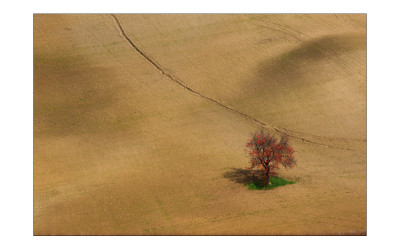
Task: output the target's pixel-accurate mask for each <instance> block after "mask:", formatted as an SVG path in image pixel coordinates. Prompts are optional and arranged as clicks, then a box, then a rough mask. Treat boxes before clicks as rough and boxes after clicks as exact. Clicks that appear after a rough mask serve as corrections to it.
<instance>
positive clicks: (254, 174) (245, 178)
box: [224, 168, 265, 184]
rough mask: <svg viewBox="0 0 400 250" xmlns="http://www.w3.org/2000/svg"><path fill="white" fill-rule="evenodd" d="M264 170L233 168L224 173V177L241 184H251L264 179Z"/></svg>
mask: <svg viewBox="0 0 400 250" xmlns="http://www.w3.org/2000/svg"><path fill="white" fill-rule="evenodd" d="M264 173H265V171H263V170H249V169H241V168H231V169H230V170H229V171H228V172H226V173H224V178H226V179H229V180H231V181H233V182H236V183H239V184H250V183H254V182H258V181H260V180H263V179H264Z"/></svg>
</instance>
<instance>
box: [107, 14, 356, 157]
mask: <svg viewBox="0 0 400 250" xmlns="http://www.w3.org/2000/svg"><path fill="white" fill-rule="evenodd" d="M111 16H112V17H113V19H114V21H115V23H116V25H117V27H118V30H119V31H120V33H121V35H122V36H123V37H124V38H125V40H126V41H127V42H128V43H129V44H130V45H131V46H132V47H133V48H134V49H135V50H136V51H137V52H138V53H139V54H140V55H141V56H142V57H144V58H145V59H146V60H147V61H148V62H149V63H151V64H152V65H153V66H154V67H155V68H156V69H157V70H158V71H159V72H160V73H161V74H163V75H165V76H166V77H168V78H169V79H170V80H171V81H173V82H175V83H177V84H179V85H180V86H181V87H183V88H185V89H186V90H188V91H190V92H192V93H194V94H196V95H198V96H200V97H202V98H204V99H206V100H208V101H210V102H213V103H215V104H217V105H218V106H220V107H222V108H224V109H227V110H230V111H232V112H234V113H236V114H239V115H241V116H243V117H245V118H247V119H249V120H251V121H253V122H255V123H257V124H259V125H261V126H262V127H265V128H269V129H273V130H274V131H275V132H278V133H280V134H287V135H288V136H290V137H292V138H295V139H298V140H301V141H303V142H308V143H312V144H316V145H319V146H324V147H328V148H333V149H342V150H352V149H351V148H344V147H337V146H332V145H328V144H323V143H318V142H315V141H312V140H309V139H305V138H302V137H298V136H295V135H293V134H291V133H287V132H286V131H288V130H286V129H279V128H276V127H273V126H271V125H268V124H266V123H264V122H262V121H260V120H258V119H256V118H254V117H251V116H249V115H248V114H246V113H243V112H240V111H238V110H236V109H233V108H231V107H228V106H226V105H225V104H222V103H220V102H218V101H217V100H215V99H212V98H210V97H208V96H205V95H203V94H202V93H200V92H197V91H196V90H194V89H192V88H190V87H189V86H187V85H186V84H185V83H184V82H183V81H181V80H179V79H178V78H177V77H176V76H174V75H172V74H170V73H168V72H166V70H165V69H164V68H162V67H161V66H160V65H159V64H158V63H157V62H156V61H155V60H154V59H152V58H150V57H149V56H148V55H147V54H146V53H144V52H143V51H142V50H140V49H139V48H138V47H137V46H136V45H135V44H134V43H133V42H132V40H131V39H130V38H129V37H128V36H127V35H126V33H125V31H124V29H123V28H122V26H121V23H120V21H119V20H118V18H117V17H116V16H115V14H111ZM282 130H284V131H282ZM291 132H292V131H291ZM294 133H297V132H294Z"/></svg>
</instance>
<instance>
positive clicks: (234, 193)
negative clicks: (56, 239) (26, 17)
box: [33, 14, 367, 235]
mask: <svg viewBox="0 0 400 250" xmlns="http://www.w3.org/2000/svg"><path fill="white" fill-rule="evenodd" d="M260 128H264V129H265V130H269V131H270V132H271V133H273V134H275V135H277V136H279V135H280V134H282V133H287V134H288V135H290V137H291V143H292V145H293V147H294V149H295V150H296V153H295V157H296V158H297V162H298V164H297V166H296V167H295V168H293V169H292V170H289V171H286V170H285V169H281V170H279V172H278V173H279V176H280V177H282V178H284V179H286V180H293V181H295V182H296V183H295V184H292V185H287V186H283V187H278V188H275V189H272V190H249V189H247V187H246V186H245V185H244V184H245V180H246V175H247V172H246V170H245V168H246V167H248V166H249V162H248V161H249V158H248V153H247V152H246V147H245V145H246V142H247V140H248V139H250V135H251V133H252V132H255V131H257V130H259V129H260ZM33 209H34V213H33V217H34V234H35V235H365V234H366V212H367V207H366V15H333V14H332V15H331V14H329V15H328V14H324V15H304V14H299V15H281V14H279V15H278V14H275V15H271V14H270V15H237V14H235V15H233V14H232V15H221V14H219V15H217V14H203V15H184V14H180V15H168V14H164V15H144V14H135V15H122V14H117V15H108V14H104V15H44V14H39V15H34V208H33Z"/></svg>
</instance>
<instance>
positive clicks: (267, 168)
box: [265, 165, 271, 185]
mask: <svg viewBox="0 0 400 250" xmlns="http://www.w3.org/2000/svg"><path fill="white" fill-rule="evenodd" d="M265 177H266V179H267V182H266V183H267V185H271V183H270V182H269V166H268V165H267V167H266V171H265Z"/></svg>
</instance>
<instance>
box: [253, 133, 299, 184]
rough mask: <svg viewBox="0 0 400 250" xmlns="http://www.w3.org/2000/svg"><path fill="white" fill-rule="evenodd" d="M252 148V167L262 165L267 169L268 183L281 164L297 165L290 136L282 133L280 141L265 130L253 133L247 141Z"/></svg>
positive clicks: (285, 165)
mask: <svg viewBox="0 0 400 250" xmlns="http://www.w3.org/2000/svg"><path fill="white" fill-rule="evenodd" d="M247 147H249V148H250V163H251V167H249V169H252V168H254V167H261V168H264V169H265V176H266V178H267V184H268V183H269V176H270V175H271V174H274V172H272V170H273V169H278V168H279V165H280V164H281V165H283V166H284V167H285V168H292V167H293V166H294V165H296V160H295V158H294V156H293V154H294V149H293V148H292V147H291V146H290V145H289V137H288V136H287V135H285V134H284V135H282V137H281V139H280V141H279V142H278V141H277V139H276V138H275V137H274V136H273V135H271V134H269V133H265V132H264V131H263V130H261V131H260V132H258V133H256V134H253V136H252V138H251V139H250V140H249V142H248V143H247Z"/></svg>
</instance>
